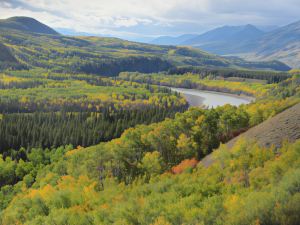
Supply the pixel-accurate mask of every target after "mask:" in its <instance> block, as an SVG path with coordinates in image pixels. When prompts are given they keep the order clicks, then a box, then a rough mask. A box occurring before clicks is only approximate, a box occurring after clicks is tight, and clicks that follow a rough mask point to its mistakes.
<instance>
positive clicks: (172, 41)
mask: <svg viewBox="0 0 300 225" xmlns="http://www.w3.org/2000/svg"><path fill="white" fill-rule="evenodd" d="M197 36H198V35H197V34H183V35H180V36H178V37H172V36H161V37H158V38H155V39H154V40H152V41H150V42H149V43H150V44H156V45H181V44H182V43H184V42H185V41H188V40H190V39H193V38H195V37H197Z"/></svg>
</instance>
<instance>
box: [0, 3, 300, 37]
mask: <svg viewBox="0 0 300 225" xmlns="http://www.w3.org/2000/svg"><path fill="white" fill-rule="evenodd" d="M299 11H300V1H299V0H285V1H282V0H264V1H261V0H252V1H248V0H51V1H49V0H0V17H1V18H7V17H10V16H21V15H22V16H31V17H34V18H36V19H38V20H40V21H42V22H44V23H46V24H48V25H49V26H52V27H54V28H68V29H73V30H75V31H78V32H88V33H94V34H104V35H105V34H116V35H118V33H119V34H120V35H119V36H122V35H124V34H126V35H129V36H130V35H132V36H138V35H140V36H155V35H163V34H171V35H172V34H173V35H178V34H181V33H201V32H204V31H206V30H208V29H211V28H214V27H216V26H222V25H225V24H229V25H240V24H248V23H252V24H255V25H260V26H266V25H283V24H287V23H289V22H293V21H295V20H298V19H299V18H298V14H299V13H298V12H299Z"/></svg>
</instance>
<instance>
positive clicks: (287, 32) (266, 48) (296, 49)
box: [242, 21, 300, 68]
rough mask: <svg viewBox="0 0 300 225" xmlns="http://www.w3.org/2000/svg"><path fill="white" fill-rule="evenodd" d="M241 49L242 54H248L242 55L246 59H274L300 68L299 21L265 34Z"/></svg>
mask: <svg viewBox="0 0 300 225" xmlns="http://www.w3.org/2000/svg"><path fill="white" fill-rule="evenodd" d="M243 47H244V49H245V50H246V51H244V53H248V54H244V56H243V55H242V56H243V57H244V58H246V59H253V60H274V59H276V60H280V61H282V62H285V63H286V64H288V65H289V66H291V67H298V68H300V21H298V22H295V23H292V24H289V25H287V26H283V27H280V28H278V29H275V30H273V31H271V32H268V33H265V34H264V35H262V36H261V37H260V38H259V39H257V40H255V41H253V42H248V43H246V44H245V45H244V46H243ZM247 47H248V48H247Z"/></svg>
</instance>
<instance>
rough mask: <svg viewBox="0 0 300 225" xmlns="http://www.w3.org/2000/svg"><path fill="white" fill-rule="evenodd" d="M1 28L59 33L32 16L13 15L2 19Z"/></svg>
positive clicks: (0, 21)
mask: <svg viewBox="0 0 300 225" xmlns="http://www.w3.org/2000/svg"><path fill="white" fill-rule="evenodd" d="M0 29H5V30H6V29H13V30H18V31H24V32H31V33H40V34H51V35H58V33H57V32H56V31H55V30H54V29H52V28H50V27H48V26H47V25H45V24H43V23H41V22H39V21H37V20H35V19H33V18H30V17H23V16H20V17H11V18H8V19H2V20H0Z"/></svg>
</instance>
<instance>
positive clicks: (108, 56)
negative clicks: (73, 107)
mask: <svg viewBox="0 0 300 225" xmlns="http://www.w3.org/2000/svg"><path fill="white" fill-rule="evenodd" d="M186 37H187V36H184V37H181V40H183V39H184V38H186ZM190 37H191V36H190ZM179 39H180V38H179ZM0 50H1V53H0V69H7V68H29V69H30V68H47V69H53V70H55V71H58V72H71V73H93V74H99V75H108V76H115V75H118V74H119V72H122V71H133V72H135V71H137V72H144V73H152V72H160V71H169V70H171V69H174V68H178V67H185V66H192V67H205V68H234V69H259V70H279V71H287V70H289V69H290V67H288V66H287V65H286V64H284V63H282V62H279V61H274V60H272V61H262V60H260V61H257V62H250V61H246V60H243V59H240V58H237V57H221V56H218V55H215V54H209V53H207V52H204V51H202V50H200V49H197V48H193V47H178V46H174V45H169V46H159V45H154V44H142V43H137V42H130V41H125V40H121V39H118V38H111V37H95V36H91V37H88V36H85V37H84V36H65V35H61V34H58V33H57V32H56V31H55V30H53V29H52V28H50V27H48V26H46V25H44V24H42V23H40V22H39V21H37V20H35V19H32V18H28V17H13V18H9V19H7V20H1V21H0ZM49 59H51V60H49Z"/></svg>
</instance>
